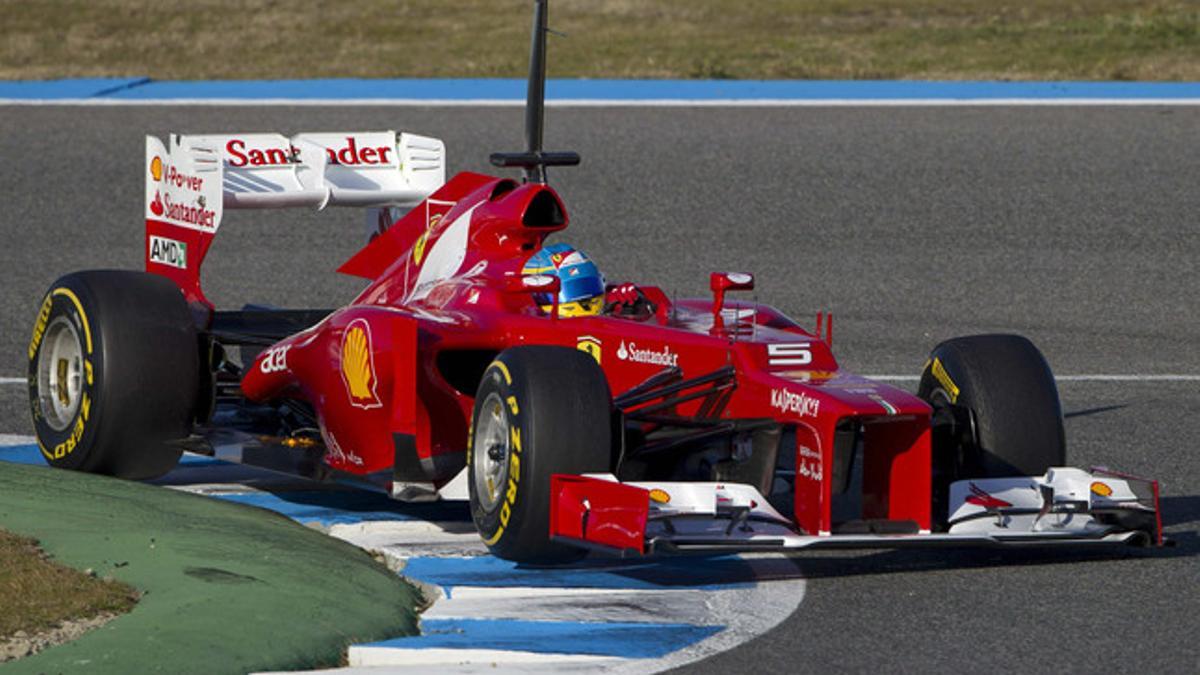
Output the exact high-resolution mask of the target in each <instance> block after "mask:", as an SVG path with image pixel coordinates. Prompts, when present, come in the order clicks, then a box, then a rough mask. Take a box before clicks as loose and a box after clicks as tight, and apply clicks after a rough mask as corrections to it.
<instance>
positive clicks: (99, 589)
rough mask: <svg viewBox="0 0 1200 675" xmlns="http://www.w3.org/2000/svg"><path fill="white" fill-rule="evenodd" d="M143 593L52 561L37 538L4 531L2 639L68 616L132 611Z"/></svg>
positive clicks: (0, 540)
mask: <svg viewBox="0 0 1200 675" xmlns="http://www.w3.org/2000/svg"><path fill="white" fill-rule="evenodd" d="M135 602H137V591H135V590H134V589H133V588H132V587H130V586H127V585H125V584H123V583H120V582H116V581H106V580H101V579H96V578H94V577H92V576H89V575H87V574H84V573H83V572H79V571H76V570H73V569H71V568H69V567H63V566H62V565H60V564H58V563H56V562H54V561H52V560H50V559H48V558H47V557H46V555H45V554H44V553H43V552H42V551H41V549H39V548H38V546H37V542H36V541H34V540H33V539H28V538H26V537H20V536H17V535H14V534H11V533H9V532H6V531H4V530H0V638H3V637H6V636H11V635H12V634H14V633H16V632H17V631H25V632H26V633H36V632H39V631H43V630H46V629H49V628H53V627H54V626H56V625H58V624H59V623H61V622H62V621H66V620H68V619H81V618H86V617H92V616H95V615H97V614H100V613H102V612H113V613H121V612H127V611H129V610H130V609H131V608H132V607H133V605H134V603H135Z"/></svg>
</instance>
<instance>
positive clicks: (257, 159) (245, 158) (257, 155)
mask: <svg viewBox="0 0 1200 675" xmlns="http://www.w3.org/2000/svg"><path fill="white" fill-rule="evenodd" d="M289 151H290V154H289ZM289 151H285V150H284V149H283V148H266V149H261V148H250V149H249V150H247V149H246V141H243V140H241V139H239V138H234V139H232V140H230V141H229V142H228V143H226V144H225V152H226V153H227V154H228V155H229V156H230V158H231V159H230V160H229V166H281V165H284V164H291V163H292V157H291V155H293V154H295V152H296V149H295V148H289Z"/></svg>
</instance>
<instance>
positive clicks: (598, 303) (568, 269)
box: [521, 244, 654, 317]
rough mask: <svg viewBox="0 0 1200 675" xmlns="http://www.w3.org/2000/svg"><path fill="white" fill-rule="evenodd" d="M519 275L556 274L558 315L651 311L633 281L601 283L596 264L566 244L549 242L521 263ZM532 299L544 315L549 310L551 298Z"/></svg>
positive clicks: (630, 314) (602, 278)
mask: <svg viewBox="0 0 1200 675" xmlns="http://www.w3.org/2000/svg"><path fill="white" fill-rule="evenodd" d="M521 274H548V275H551V276H555V277H558V280H559V284H560V287H559V288H560V290H559V292H558V315H559V316H560V317H575V316H596V315H599V314H601V313H604V314H618V315H622V316H639V315H643V314H646V315H648V314H653V313H654V306H653V304H651V303H650V301H649V300H647V299H646V296H645V295H643V294H642V292H641V291H640V290H639V289H638V287H637V286H635V285H633V284H628V283H627V284H619V285H614V286H605V283H604V275H603V274H601V273H600V268H598V267H596V263H594V262H592V259H591V258H589V257H587V254H585V253H584V252H583V251H580V250H577V249H575V248H574V247H573V246H571V245H569V244H550V245H548V246H544V247H542V249H541V250H539V251H538V252H537V253H534V254H533V256H531V257H530V258H529V260H527V261H526V262H525V266H524V267H523V268H522V269H521ZM533 299H534V302H536V303H537V304H538V307H541V309H542V311H544V312H546V313H547V314H548V313H550V312H551V311H552V310H553V307H554V298H553V297H551V296H550V294H548V293H537V294H534V296H533Z"/></svg>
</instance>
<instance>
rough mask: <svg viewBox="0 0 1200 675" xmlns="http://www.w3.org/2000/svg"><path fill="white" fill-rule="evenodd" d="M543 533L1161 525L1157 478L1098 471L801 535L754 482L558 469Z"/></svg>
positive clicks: (679, 543) (869, 536)
mask: <svg viewBox="0 0 1200 675" xmlns="http://www.w3.org/2000/svg"><path fill="white" fill-rule="evenodd" d="M551 495H552V501H551V509H552V510H551V513H550V535H551V537H552V538H553V539H554V540H556V541H559V542H562V543H568V544H572V545H575V546H580V547H583V548H590V549H600V550H603V551H606V552H609V553H615V554H618V555H622V556H629V555H644V554H651V553H688V552H736V551H781V552H787V551H794V550H801V549H810V548H903V547H928V546H964V547H965V546H1001V545H1031V544H1032V545H1038V544H1075V545H1086V544H1142V545H1145V544H1154V545H1159V546H1161V545H1162V544H1163V538H1162V522H1161V518H1160V517H1159V509H1158V501H1159V496H1158V483H1157V482H1156V481H1151V480H1146V479H1141V478H1136V477H1133V476H1127V475H1123V474H1117V473H1114V472H1110V471H1107V470H1105V469H1093V470H1091V471H1084V470H1081V469H1071V468H1055V469H1050V470H1049V471H1047V473H1046V475H1045V476H1039V477H1028V478H989V479H973V480H965V481H958V482H956V483H953V484H952V485H951V502H950V504H951V508H950V514H951V517H950V519H949V527H948V529H947V531H946V532H938V533H930V532H927V531H919V532H918V531H912V532H903V533H888V532H891V531H892V530H889V529H888V528H887V527H886V524H884V525H885V526H882V527H880V526H876V527H872V528H868V529H867V530H861V529H860V530H856V531H855V532H854V533H838V532H836V531H835V532H834V533H833V534H827V535H820V536H817V535H812V534H809V533H806V532H803V531H801V530H800V529H799V528H798V527H797V526H796V525H795V523H794V522H793V521H792V520H790V519H789V518H786V517H784V516H783V515H782V514H780V513H779V512H778V511H776V510H775V509H774V508H772V506H771V505H770V504H769V503H768V502H767V500H766V498H764V497H763V496H762V495H761V494H760V493H759V492H758V491H757V490H756V489H755V488H753V487H751V486H749V485H742V484H733V483H701V482H696V483H685V482H661V483H622V482H619V481H617V480H616V478H614V477H613V476H612V475H609V474H589V475H584V476H572V475H556V476H554V477H553V479H552V484H551Z"/></svg>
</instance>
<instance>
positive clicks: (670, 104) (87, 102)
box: [0, 98, 1200, 108]
mask: <svg viewBox="0 0 1200 675" xmlns="http://www.w3.org/2000/svg"><path fill="white" fill-rule="evenodd" d="M0 105H21V106H24V105H28V106H46V105H62V106H279V105H286V106H355V107H361V106H383V107H388V106H390V107H405V108H411V107H438V108H442V107H454V108H465V107H480V108H495V107H501V108H518V107H524V105H525V99H506V98H504V99H474V100H470V99H405V98H393V99H379V98H367V99H295V98H264V99H245V98H197V99H188V98H166V99H111V98H60V99H17V98H0ZM546 105H547V106H548V107H552V108H622V107H634V108H794V107H838V108H855V107H866V108H880V107H883V108H887V107H933V108H936V107H963V106H987V107H997V106H1196V105H1200V98H1175V99H1163V98H1056V99H1044V98H992V99H971V98H963V99H937V98H931V99H926V98H898V99H855V98H847V99H841V98H814V99H773V98H769V99H724V100H710V99H639V100H621V99H587V98H578V99H558V100H552V101H546Z"/></svg>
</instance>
